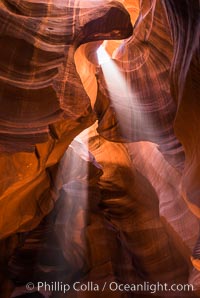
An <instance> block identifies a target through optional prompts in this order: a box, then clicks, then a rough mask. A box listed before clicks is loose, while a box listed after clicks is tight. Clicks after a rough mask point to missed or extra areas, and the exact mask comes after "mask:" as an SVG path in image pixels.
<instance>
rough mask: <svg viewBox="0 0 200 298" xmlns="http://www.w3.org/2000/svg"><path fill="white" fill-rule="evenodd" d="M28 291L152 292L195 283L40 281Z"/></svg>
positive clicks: (177, 289)
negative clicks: (70, 282)
mask: <svg viewBox="0 0 200 298" xmlns="http://www.w3.org/2000/svg"><path fill="white" fill-rule="evenodd" d="M26 290H27V291H39V292H40V291H41V292H62V293H67V292H69V291H71V290H72V291H77V292H86V291H89V292H103V291H111V292H117V291H120V292H149V293H151V294H154V293H157V292H191V291H193V290H194V289H193V285H191V284H172V285H171V284H170V285H169V284H167V283H160V282H157V283H150V282H143V283H140V284H133V283H131V284H128V283H118V282H114V281H113V282H104V283H103V284H98V283H95V282H92V281H89V282H86V283H82V282H75V283H73V284H67V283H63V282H58V281H57V282H38V283H37V284H34V283H32V282H29V283H27V284H26Z"/></svg>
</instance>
